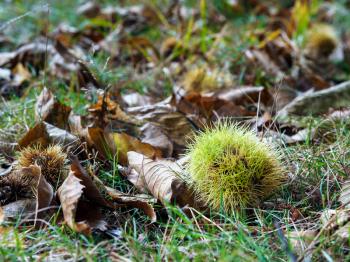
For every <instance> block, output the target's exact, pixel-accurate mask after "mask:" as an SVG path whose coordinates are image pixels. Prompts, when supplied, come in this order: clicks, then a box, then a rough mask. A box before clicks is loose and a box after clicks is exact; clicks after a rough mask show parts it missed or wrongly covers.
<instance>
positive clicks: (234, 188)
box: [187, 123, 284, 213]
mask: <svg viewBox="0 0 350 262" xmlns="http://www.w3.org/2000/svg"><path fill="white" fill-rule="evenodd" d="M188 156H189V159H190V160H189V163H188V167H187V171H188V173H189V174H190V180H191V181H190V183H191V184H192V186H193V188H194V190H195V192H196V194H197V196H198V197H199V198H200V199H201V200H202V201H204V202H206V203H207V204H208V205H209V206H210V207H212V208H213V209H215V210H220V209H221V208H222V209H223V210H225V211H226V212H228V213H232V212H233V211H234V210H237V209H239V208H242V207H247V206H254V205H256V204H258V203H259V201H260V200H261V199H264V198H265V197H267V196H268V195H270V194H271V193H272V192H273V191H274V190H275V189H276V188H277V187H278V186H280V185H281V183H282V182H283V180H284V179H283V172H282V168H281V165H280V161H279V152H278V151H276V150H275V149H273V148H272V147H271V146H269V145H267V144H265V143H264V142H262V141H260V140H259V139H258V137H256V135H255V134H254V133H253V132H251V131H249V130H247V129H246V128H241V127H238V126H237V125H232V124H229V123H219V124H218V125H217V126H216V127H214V128H213V129H209V128H207V129H206V130H205V131H204V132H202V133H200V134H199V135H198V136H197V137H196V138H195V139H194V141H193V143H192V144H191V145H190V147H189V149H188Z"/></svg>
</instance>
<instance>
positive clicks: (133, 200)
mask: <svg viewBox="0 0 350 262" xmlns="http://www.w3.org/2000/svg"><path fill="white" fill-rule="evenodd" d="M105 189H106V190H107V193H108V195H109V196H110V197H111V198H112V199H113V201H116V202H117V203H118V204H123V205H126V206H131V207H134V208H138V209H141V210H142V211H143V212H144V213H145V214H146V215H147V216H148V217H149V218H150V219H151V223H154V222H156V220H157V216H156V212H155V211H154V208H153V206H152V205H151V204H150V203H149V198H145V197H140V196H130V195H128V194H124V193H123V192H120V191H118V190H116V189H113V188H111V187H107V186H106V187H105Z"/></svg>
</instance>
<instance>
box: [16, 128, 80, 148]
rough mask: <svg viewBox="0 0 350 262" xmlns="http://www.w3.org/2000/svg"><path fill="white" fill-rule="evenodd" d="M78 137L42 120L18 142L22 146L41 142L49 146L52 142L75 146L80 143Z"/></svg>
mask: <svg viewBox="0 0 350 262" xmlns="http://www.w3.org/2000/svg"><path fill="white" fill-rule="evenodd" d="M78 141H79V139H78V137H76V136H74V135H72V134H70V133H69V132H67V131H65V130H63V129H60V128H57V127H55V126H53V125H50V124H48V123H46V122H40V123H38V124H37V125H35V126H34V127H33V128H31V129H30V130H29V131H28V132H27V133H26V134H25V135H24V136H23V137H22V138H21V139H20V140H19V142H18V145H19V146H20V147H26V146H31V145H36V144H40V145H42V146H44V147H45V146H48V145H50V144H61V145H63V146H75V145H76V144H77V143H78Z"/></svg>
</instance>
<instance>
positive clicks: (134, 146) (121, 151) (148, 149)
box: [112, 133, 162, 165]
mask: <svg viewBox="0 0 350 262" xmlns="http://www.w3.org/2000/svg"><path fill="white" fill-rule="evenodd" d="M112 136H113V140H114V142H115V145H116V147H117V152H118V161H119V162H120V163H121V164H123V165H126V164H127V163H128V157H127V153H128V152H129V151H136V152H138V153H141V154H144V155H145V156H147V157H149V158H152V159H154V158H158V157H161V156H162V153H161V151H160V150H159V149H156V148H154V147H152V146H151V145H150V144H147V143H142V142H141V141H140V140H138V139H137V138H135V137H132V136H129V135H128V134H126V133H113V134H112Z"/></svg>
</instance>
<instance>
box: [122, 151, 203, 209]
mask: <svg viewBox="0 0 350 262" xmlns="http://www.w3.org/2000/svg"><path fill="white" fill-rule="evenodd" d="M128 161H129V166H130V167H131V168H132V170H131V172H130V174H128V175H127V179H128V180H129V181H130V182H131V183H132V184H134V185H135V187H136V188H138V189H139V190H140V191H142V192H147V193H150V194H152V195H153V196H154V197H155V198H157V199H158V200H159V201H160V202H162V203H163V204H164V205H166V204H167V203H176V204H177V205H179V206H180V207H185V206H191V207H194V208H199V209H201V208H202V203H199V201H198V199H196V198H195V196H194V193H193V192H192V190H191V189H190V188H189V186H188V185H187V184H186V181H184V180H183V179H182V178H181V176H182V175H183V170H182V168H181V167H180V165H179V164H178V163H176V162H172V161H169V160H152V159H150V158H148V157H146V156H144V155H142V154H139V153H136V152H128Z"/></svg>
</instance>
